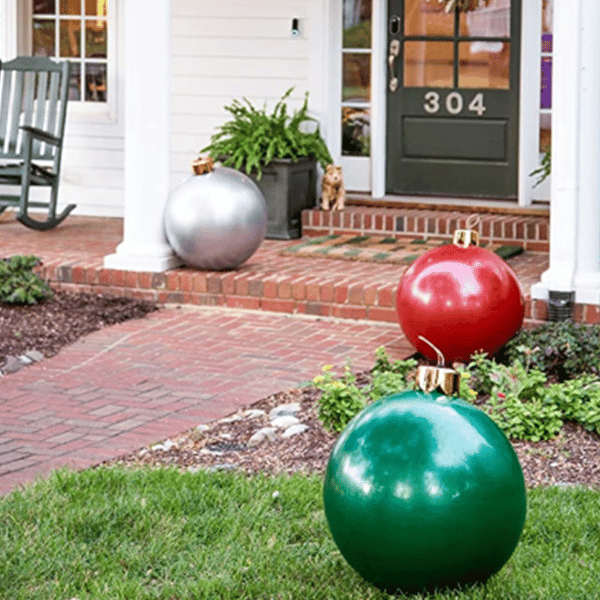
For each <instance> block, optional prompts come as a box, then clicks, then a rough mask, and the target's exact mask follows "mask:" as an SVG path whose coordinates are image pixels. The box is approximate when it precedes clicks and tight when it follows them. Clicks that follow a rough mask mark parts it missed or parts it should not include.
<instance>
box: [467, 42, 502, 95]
mask: <svg viewBox="0 0 600 600" xmlns="http://www.w3.org/2000/svg"><path fill="white" fill-rule="evenodd" d="M458 46H459V57H460V61H459V66H458V86H459V87H461V88H486V89H501V90H507V89H509V87H510V44H509V43H508V42H482V41H475V42H459V45H458Z"/></svg>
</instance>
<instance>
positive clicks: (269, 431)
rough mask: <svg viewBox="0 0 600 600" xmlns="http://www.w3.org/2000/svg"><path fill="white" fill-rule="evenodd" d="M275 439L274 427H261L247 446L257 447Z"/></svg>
mask: <svg viewBox="0 0 600 600" xmlns="http://www.w3.org/2000/svg"><path fill="white" fill-rule="evenodd" d="M276 437H277V434H276V429H275V427H262V428H261V429H259V430H258V431H257V432H256V433H255V434H254V435H253V436H252V437H251V438H250V439H249V440H248V446H258V445H259V444H262V443H263V442H266V441H269V442H270V441H272V440H274V439H275V438H276Z"/></svg>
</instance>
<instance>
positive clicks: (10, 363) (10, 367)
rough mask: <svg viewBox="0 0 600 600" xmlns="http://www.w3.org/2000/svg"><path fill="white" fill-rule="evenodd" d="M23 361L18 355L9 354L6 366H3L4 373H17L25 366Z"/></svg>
mask: <svg viewBox="0 0 600 600" xmlns="http://www.w3.org/2000/svg"><path fill="white" fill-rule="evenodd" d="M23 366H24V365H23V363H22V362H21V361H20V360H19V359H18V358H16V357H14V356H7V357H6V362H5V363H4V366H3V367H2V372H3V373H16V372H17V371H20V370H21V369H22V368H23Z"/></svg>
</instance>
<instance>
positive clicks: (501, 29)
mask: <svg viewBox="0 0 600 600" xmlns="http://www.w3.org/2000/svg"><path fill="white" fill-rule="evenodd" d="M460 33H461V35H467V36H470V37H484V38H489V37H504V38H508V37H510V0H490V1H489V2H488V3H487V6H481V7H479V8H476V9H474V10H470V11H469V12H466V13H461V14H460Z"/></svg>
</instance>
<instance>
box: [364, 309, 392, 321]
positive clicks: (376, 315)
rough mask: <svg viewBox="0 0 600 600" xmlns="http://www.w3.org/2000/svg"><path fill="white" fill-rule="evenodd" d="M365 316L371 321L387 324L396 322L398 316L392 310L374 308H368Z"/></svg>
mask: <svg viewBox="0 0 600 600" xmlns="http://www.w3.org/2000/svg"><path fill="white" fill-rule="evenodd" d="M367 315H368V318H369V319H371V320H372V321H386V322H388V323H397V322H398V314H397V313H396V310H395V309H393V308H378V307H376V306H369V309H368V312H367Z"/></svg>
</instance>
